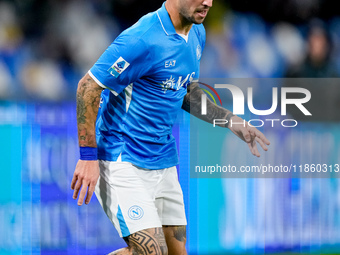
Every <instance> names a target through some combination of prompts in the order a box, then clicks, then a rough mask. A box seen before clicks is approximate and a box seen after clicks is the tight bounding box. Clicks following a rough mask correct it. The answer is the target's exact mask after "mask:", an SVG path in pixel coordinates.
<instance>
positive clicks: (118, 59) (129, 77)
mask: <svg viewBox="0 0 340 255" xmlns="http://www.w3.org/2000/svg"><path fill="white" fill-rule="evenodd" d="M148 57H149V53H148V48H147V46H146V44H145V42H144V41H143V40H142V39H141V38H140V37H139V38H138V37H136V36H133V35H129V34H126V33H125V34H124V33H123V34H121V35H120V36H119V37H118V38H117V39H116V40H115V41H114V42H113V43H112V44H111V45H110V46H109V47H108V48H107V49H106V51H105V52H104V53H103V54H102V55H101V56H100V58H99V59H98V60H97V62H96V63H95V64H94V66H93V67H92V68H91V69H90V71H89V74H90V76H91V77H92V78H93V79H94V80H95V81H96V82H97V83H98V85H100V86H102V87H104V88H108V89H110V90H111V91H113V92H114V94H116V95H117V94H120V92H122V91H123V90H124V88H125V87H126V86H128V85H129V84H130V83H132V82H134V81H136V80H137V79H138V78H140V77H142V76H144V75H145V74H146V73H147V71H148V70H149V68H150V66H151V65H150V64H148V63H147V62H148Z"/></svg>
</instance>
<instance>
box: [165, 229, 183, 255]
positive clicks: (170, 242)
mask: <svg viewBox="0 0 340 255" xmlns="http://www.w3.org/2000/svg"><path fill="white" fill-rule="evenodd" d="M163 232H164V236H165V240H166V244H167V246H168V251H169V255H175V254H176V255H185V254H187V252H186V249H185V243H186V240H187V238H186V226H163Z"/></svg>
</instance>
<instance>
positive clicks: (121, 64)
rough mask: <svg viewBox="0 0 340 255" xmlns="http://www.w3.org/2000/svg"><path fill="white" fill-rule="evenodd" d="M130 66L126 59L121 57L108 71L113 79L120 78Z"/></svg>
mask: <svg viewBox="0 0 340 255" xmlns="http://www.w3.org/2000/svg"><path fill="white" fill-rule="evenodd" d="M129 65H130V63H129V62H127V61H126V60H125V59H124V58H122V57H119V58H118V60H117V61H116V62H115V63H114V64H113V65H112V66H111V67H110V68H109V69H108V70H107V71H108V72H109V73H110V74H111V75H112V76H113V77H116V78H118V76H119V75H120V74H121V73H122V72H124V71H125V69H126V68H128V66H129Z"/></svg>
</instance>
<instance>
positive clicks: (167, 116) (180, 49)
mask: <svg viewBox="0 0 340 255" xmlns="http://www.w3.org/2000/svg"><path fill="white" fill-rule="evenodd" d="M211 6H212V0H167V1H166V2H165V3H164V4H163V6H162V7H161V8H160V9H159V10H157V11H155V12H153V13H149V14H147V15H145V16H144V17H142V18H141V19H140V20H139V21H138V22H137V23H136V24H135V25H133V26H132V27H130V28H128V29H127V30H125V31H124V32H122V34H120V35H119V36H118V38H116V40H115V41H114V42H113V43H112V44H111V45H110V46H109V47H108V49H107V50H106V51H105V52H104V53H103V55H102V56H101V57H100V58H99V60H98V61H97V62H96V63H95V65H94V66H93V67H92V68H91V69H90V71H89V72H88V73H87V74H86V75H85V76H84V77H83V78H82V79H81V80H80V82H79V84H78V89H77V121H78V136H79V145H80V160H79V161H78V163H77V166H76V169H75V172H74V176H73V179H72V183H71V188H72V189H74V194H73V198H74V199H76V198H77V197H78V195H79V199H78V205H82V203H83V200H84V199H85V203H86V204H88V203H89V202H90V200H91V197H92V195H93V192H94V191H95V193H96V196H97V198H98V200H99V202H100V204H101V206H102V207H103V209H104V211H105V212H106V214H107V216H108V217H109V218H110V220H111V221H112V223H113V225H114V226H115V228H116V229H117V231H118V233H119V235H120V236H121V237H123V238H124V240H125V241H126V243H127V245H128V247H126V248H123V249H121V250H118V251H115V252H113V253H111V254H176V255H180V254H186V250H185V242H186V224H187V222H186V217H185V211H184V203H183V194H182V190H181V187H180V185H179V182H178V177H177V170H176V167H175V166H176V165H177V164H178V155H177V150H176V145H175V139H174V137H173V136H172V126H173V124H174V121H175V119H176V115H177V113H178V112H179V111H180V110H181V108H183V109H184V110H186V111H189V112H190V113H191V114H194V115H197V116H200V111H201V94H202V90H201V89H199V87H198V83H197V81H198V78H199V65H200V59H201V54H202V50H203V48H204V45H205V30H204V27H203V25H202V24H201V23H202V22H203V20H204V18H205V17H206V15H207V13H208V11H209V8H210V7H211ZM104 89H105V90H104ZM103 90H104V91H103ZM207 112H208V114H207V115H204V117H202V116H200V117H202V118H203V119H204V120H205V121H209V122H212V121H213V119H227V120H232V121H234V122H241V121H242V119H241V118H239V117H238V116H234V115H233V114H232V113H231V112H230V111H228V110H226V109H224V108H222V107H218V106H215V105H214V104H213V103H211V102H210V101H208V104H207ZM223 126H225V127H229V129H230V130H231V131H232V132H233V133H235V134H236V135H237V136H239V137H240V138H241V139H243V140H244V141H246V142H247V143H248V146H249V148H250V151H251V152H252V153H253V154H254V155H256V156H260V154H259V151H258V149H257V145H256V143H257V142H258V143H259V144H260V145H261V147H262V148H263V149H264V150H267V146H266V145H268V144H269V141H268V140H267V139H266V137H265V136H264V135H263V134H262V133H261V132H260V131H259V130H257V129H256V128H254V127H250V126H248V125H246V126H244V125H232V126H231V125H230V126H228V123H227V124H225V125H223ZM79 191H80V193H79ZM86 192H87V195H86ZM85 196H86V198H85Z"/></svg>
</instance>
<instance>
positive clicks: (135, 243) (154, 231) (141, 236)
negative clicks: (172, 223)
mask: <svg viewBox="0 0 340 255" xmlns="http://www.w3.org/2000/svg"><path fill="white" fill-rule="evenodd" d="M124 240H125V242H126V243H127V244H128V246H129V250H130V251H131V253H132V254H138V255H139V254H140V255H148V254H154V255H167V254H168V248H167V245H166V241H165V237H164V233H163V229H162V228H149V229H145V230H141V231H138V232H136V233H133V234H131V235H129V236H128V237H124Z"/></svg>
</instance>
